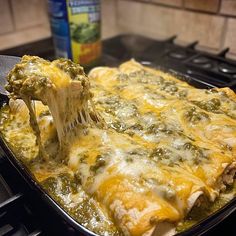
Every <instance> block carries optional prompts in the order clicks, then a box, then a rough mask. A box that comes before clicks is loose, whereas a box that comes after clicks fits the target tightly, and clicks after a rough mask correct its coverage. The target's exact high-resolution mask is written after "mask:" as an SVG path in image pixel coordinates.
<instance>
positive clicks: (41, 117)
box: [0, 56, 236, 236]
mask: <svg viewBox="0 0 236 236" xmlns="http://www.w3.org/2000/svg"><path fill="white" fill-rule="evenodd" d="M6 89H7V90H8V91H9V97H10V100H9V104H7V105H5V106H4V107H3V108H2V109H1V111H0V131H1V135H2V137H3V138H4V140H5V141H6V142H7V144H8V146H9V147H10V148H11V150H12V151H13V152H14V153H15V155H16V156H17V158H18V159H19V160H20V161H21V162H23V164H24V165H25V166H26V167H27V168H28V169H29V170H30V172H31V173H32V178H34V179H35V180H36V181H37V182H38V183H39V184H40V185H41V186H42V187H43V188H44V190H45V191H46V192H47V193H48V194H49V195H50V196H51V197H52V198H53V199H54V200H55V201H56V202H57V203H58V204H59V205H60V206H61V207H62V208H63V209H65V211H67V212H68V214H70V215H71V216H72V217H73V218H74V219H75V220H77V221H78V222H79V223H80V224H82V225H83V226H85V227H86V228H88V229H89V230H91V231H93V232H95V233H97V234H99V235H135V236H136V235H137V236H138V235H146V236H147V235H162V236H163V235H174V234H176V233H177V232H181V231H184V230H185V229H187V228H189V227H191V226H192V225H194V224H196V223H197V222H198V221H200V220H202V219H204V218H206V217H207V216H208V215H210V214H211V213H213V212H214V211H216V210H217V209H219V208H221V207H222V206H224V205H225V204H226V203H227V202H229V201H230V200H231V199H233V198H234V197H235V196H236V187H235V181H234V178H235V172H236V95H235V94H234V92H233V91H232V90H230V89H229V88H222V89H218V88H214V89H209V90H207V89H196V88H194V87H192V86H190V85H189V84H187V83H186V82H184V81H182V80H179V79H178V78H175V76H174V75H170V74H168V73H165V72H163V71H161V70H155V69H151V68H148V67H144V66H142V65H141V64H139V63H138V62H136V61H134V60H130V61H128V62H125V63H123V64H121V65H120V66H119V67H118V68H109V67H97V68H94V69H93V70H92V71H91V72H90V73H89V76H86V75H85V73H84V71H83V68H82V67H80V66H79V65H78V64H74V63H73V62H71V61H70V60H66V59H58V60H55V61H53V62H49V61H46V60H44V59H41V58H39V57H33V56H24V57H23V58H22V60H21V62H20V63H19V64H17V65H16V66H15V67H14V68H13V69H12V70H11V72H10V73H9V75H8V77H7V85H6Z"/></svg>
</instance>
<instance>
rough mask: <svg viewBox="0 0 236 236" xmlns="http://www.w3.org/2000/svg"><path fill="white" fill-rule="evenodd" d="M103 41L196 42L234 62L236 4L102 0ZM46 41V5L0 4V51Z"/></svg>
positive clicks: (43, 0) (14, 0)
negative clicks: (123, 37)
mask: <svg viewBox="0 0 236 236" xmlns="http://www.w3.org/2000/svg"><path fill="white" fill-rule="evenodd" d="M101 3H102V4H101V6H102V37H103V38H108V37H112V36H114V35H117V34H120V33H136V34H141V35H145V36H147V37H151V38H157V39H162V38H166V37H170V36H172V35H178V38H177V42H178V43H181V44H187V43H189V42H192V41H195V40H198V41H199V47H201V48H203V49H204V50H209V51H213V52H217V51H219V50H220V49H222V48H224V47H230V49H231V51H230V55H229V56H230V57H233V58H236V0H142V1H141V0H139V1H138V0H101ZM48 36H50V27H49V19H48V14H47V0H0V50H1V49H4V48H9V47H13V46H16V45H21V44H23V43H27V42H31V41H35V40H38V39H41V38H45V37H48Z"/></svg>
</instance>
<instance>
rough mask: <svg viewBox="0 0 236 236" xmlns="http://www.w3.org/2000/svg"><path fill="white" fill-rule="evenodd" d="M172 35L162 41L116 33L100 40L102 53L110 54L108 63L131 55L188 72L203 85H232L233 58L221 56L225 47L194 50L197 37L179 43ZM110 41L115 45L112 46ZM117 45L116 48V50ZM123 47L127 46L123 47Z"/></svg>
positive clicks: (234, 81)
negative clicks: (183, 44)
mask: <svg viewBox="0 0 236 236" xmlns="http://www.w3.org/2000/svg"><path fill="white" fill-rule="evenodd" d="M176 39H177V36H172V37H170V38H168V39H166V40H162V41H158V40H153V39H147V38H145V37H143V36H137V35H123V36H117V37H114V38H113V39H112V40H109V39H108V40H106V41H105V42H104V54H105V56H107V55H108V56H109V57H110V58H113V61H112V64H114V61H115V59H116V60H117V64H119V63H120V62H122V61H125V60H128V59H130V58H135V59H136V60H138V61H140V62H144V64H149V65H152V66H156V67H159V66H161V67H164V68H166V69H172V70H176V71H177V72H180V73H183V74H185V75H189V76H191V77H192V79H193V80H196V82H200V81H202V82H203V85H204V84H205V85H206V86H205V87H209V86H210V87H230V88H232V89H234V90H235V89H236V61H233V60H230V59H226V58H225V56H226V54H227V53H228V52H229V48H225V49H223V50H221V51H220V52H218V53H217V54H211V53H207V52H204V51H201V50H197V49H196V46H197V45H198V41H194V42H192V43H189V44H187V45H186V46H181V45H178V44H176V43H175V40H176ZM114 45H117V46H116V47H114ZM117 47H118V48H119V52H117ZM126 48H129V50H125V49H126ZM140 48H141V50H140ZM123 51H125V53H123ZM106 59H107V58H106ZM108 65H110V64H109V63H108Z"/></svg>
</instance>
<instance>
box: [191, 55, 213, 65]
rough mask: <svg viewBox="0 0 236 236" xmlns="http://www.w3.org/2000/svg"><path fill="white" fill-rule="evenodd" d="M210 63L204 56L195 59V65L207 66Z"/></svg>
mask: <svg viewBox="0 0 236 236" xmlns="http://www.w3.org/2000/svg"><path fill="white" fill-rule="evenodd" d="M207 62H209V59H208V58H206V57H203V56H200V57H197V58H194V59H193V63H195V64H205V63H207Z"/></svg>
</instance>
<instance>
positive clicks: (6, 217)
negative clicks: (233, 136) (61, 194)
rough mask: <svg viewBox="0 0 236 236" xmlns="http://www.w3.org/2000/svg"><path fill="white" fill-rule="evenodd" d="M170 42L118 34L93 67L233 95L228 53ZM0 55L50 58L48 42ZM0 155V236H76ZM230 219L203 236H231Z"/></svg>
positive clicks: (235, 73) (234, 68) (235, 85)
mask: <svg viewBox="0 0 236 236" xmlns="http://www.w3.org/2000/svg"><path fill="white" fill-rule="evenodd" d="M175 40H176V36H172V37H170V38H168V39H166V40H162V41H158V40H153V39H149V38H145V37H142V36H138V35H119V36H116V37H113V38H111V39H107V40H104V41H103V54H102V57H101V60H100V62H99V65H107V66H117V65H119V64H120V63H122V62H124V61H126V60H129V59H131V58H134V59H135V60H137V61H139V62H141V63H142V64H144V65H148V66H151V67H155V68H162V69H163V70H167V71H170V72H173V73H175V72H178V74H183V75H184V77H185V79H186V78H187V81H188V83H190V84H192V85H194V86H195V87H199V88H211V87H215V86H216V87H230V88H231V89H233V90H235V91H236V61H233V60H230V59H227V58H225V55H226V54H227V52H228V51H229V48H226V49H223V50H222V51H220V52H219V53H217V54H211V53H208V52H204V51H200V50H197V49H196V46H197V43H198V42H192V43H190V44H188V45H185V46H181V45H178V44H176V43H175ZM0 54H3V55H13V56H22V55H25V54H29V55H38V56H40V57H43V58H45V59H49V60H52V59H54V58H55V54H54V49H53V43H52V39H51V38H48V39H44V40H41V41H38V42H34V43H30V44H27V45H23V46H20V47H16V48H11V49H8V50H4V51H0ZM0 154H1V155H0V236H1V235H4V236H12V235H14V236H25V235H30V236H36V235H59V236H60V235H78V234H76V232H75V231H74V230H73V228H71V227H70V226H69V225H67V223H66V222H65V221H63V219H62V218H61V217H60V216H59V215H58V214H56V213H55V212H53V211H52V210H51V209H50V207H48V206H47V205H45V204H43V202H42V201H41V200H40V198H39V197H38V196H37V195H35V194H34V192H33V190H32V189H31V187H30V186H29V185H28V184H27V182H26V181H25V180H24V178H23V177H22V176H21V175H20V174H19V173H18V172H17V171H16V170H15V169H14V168H13V167H12V165H11V163H9V161H8V159H7V157H5V156H4V153H3V152H0ZM235 219H236V212H234V213H232V214H231V215H230V216H229V217H227V218H226V219H225V220H224V221H222V222H221V223H219V224H218V225H217V226H216V227H214V228H213V229H211V230H209V231H208V232H207V233H205V234H204V235H205V236H213V235H214V236H215V235H223V234H224V235H236V228H235V226H234V224H235ZM79 235H81V234H79Z"/></svg>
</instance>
